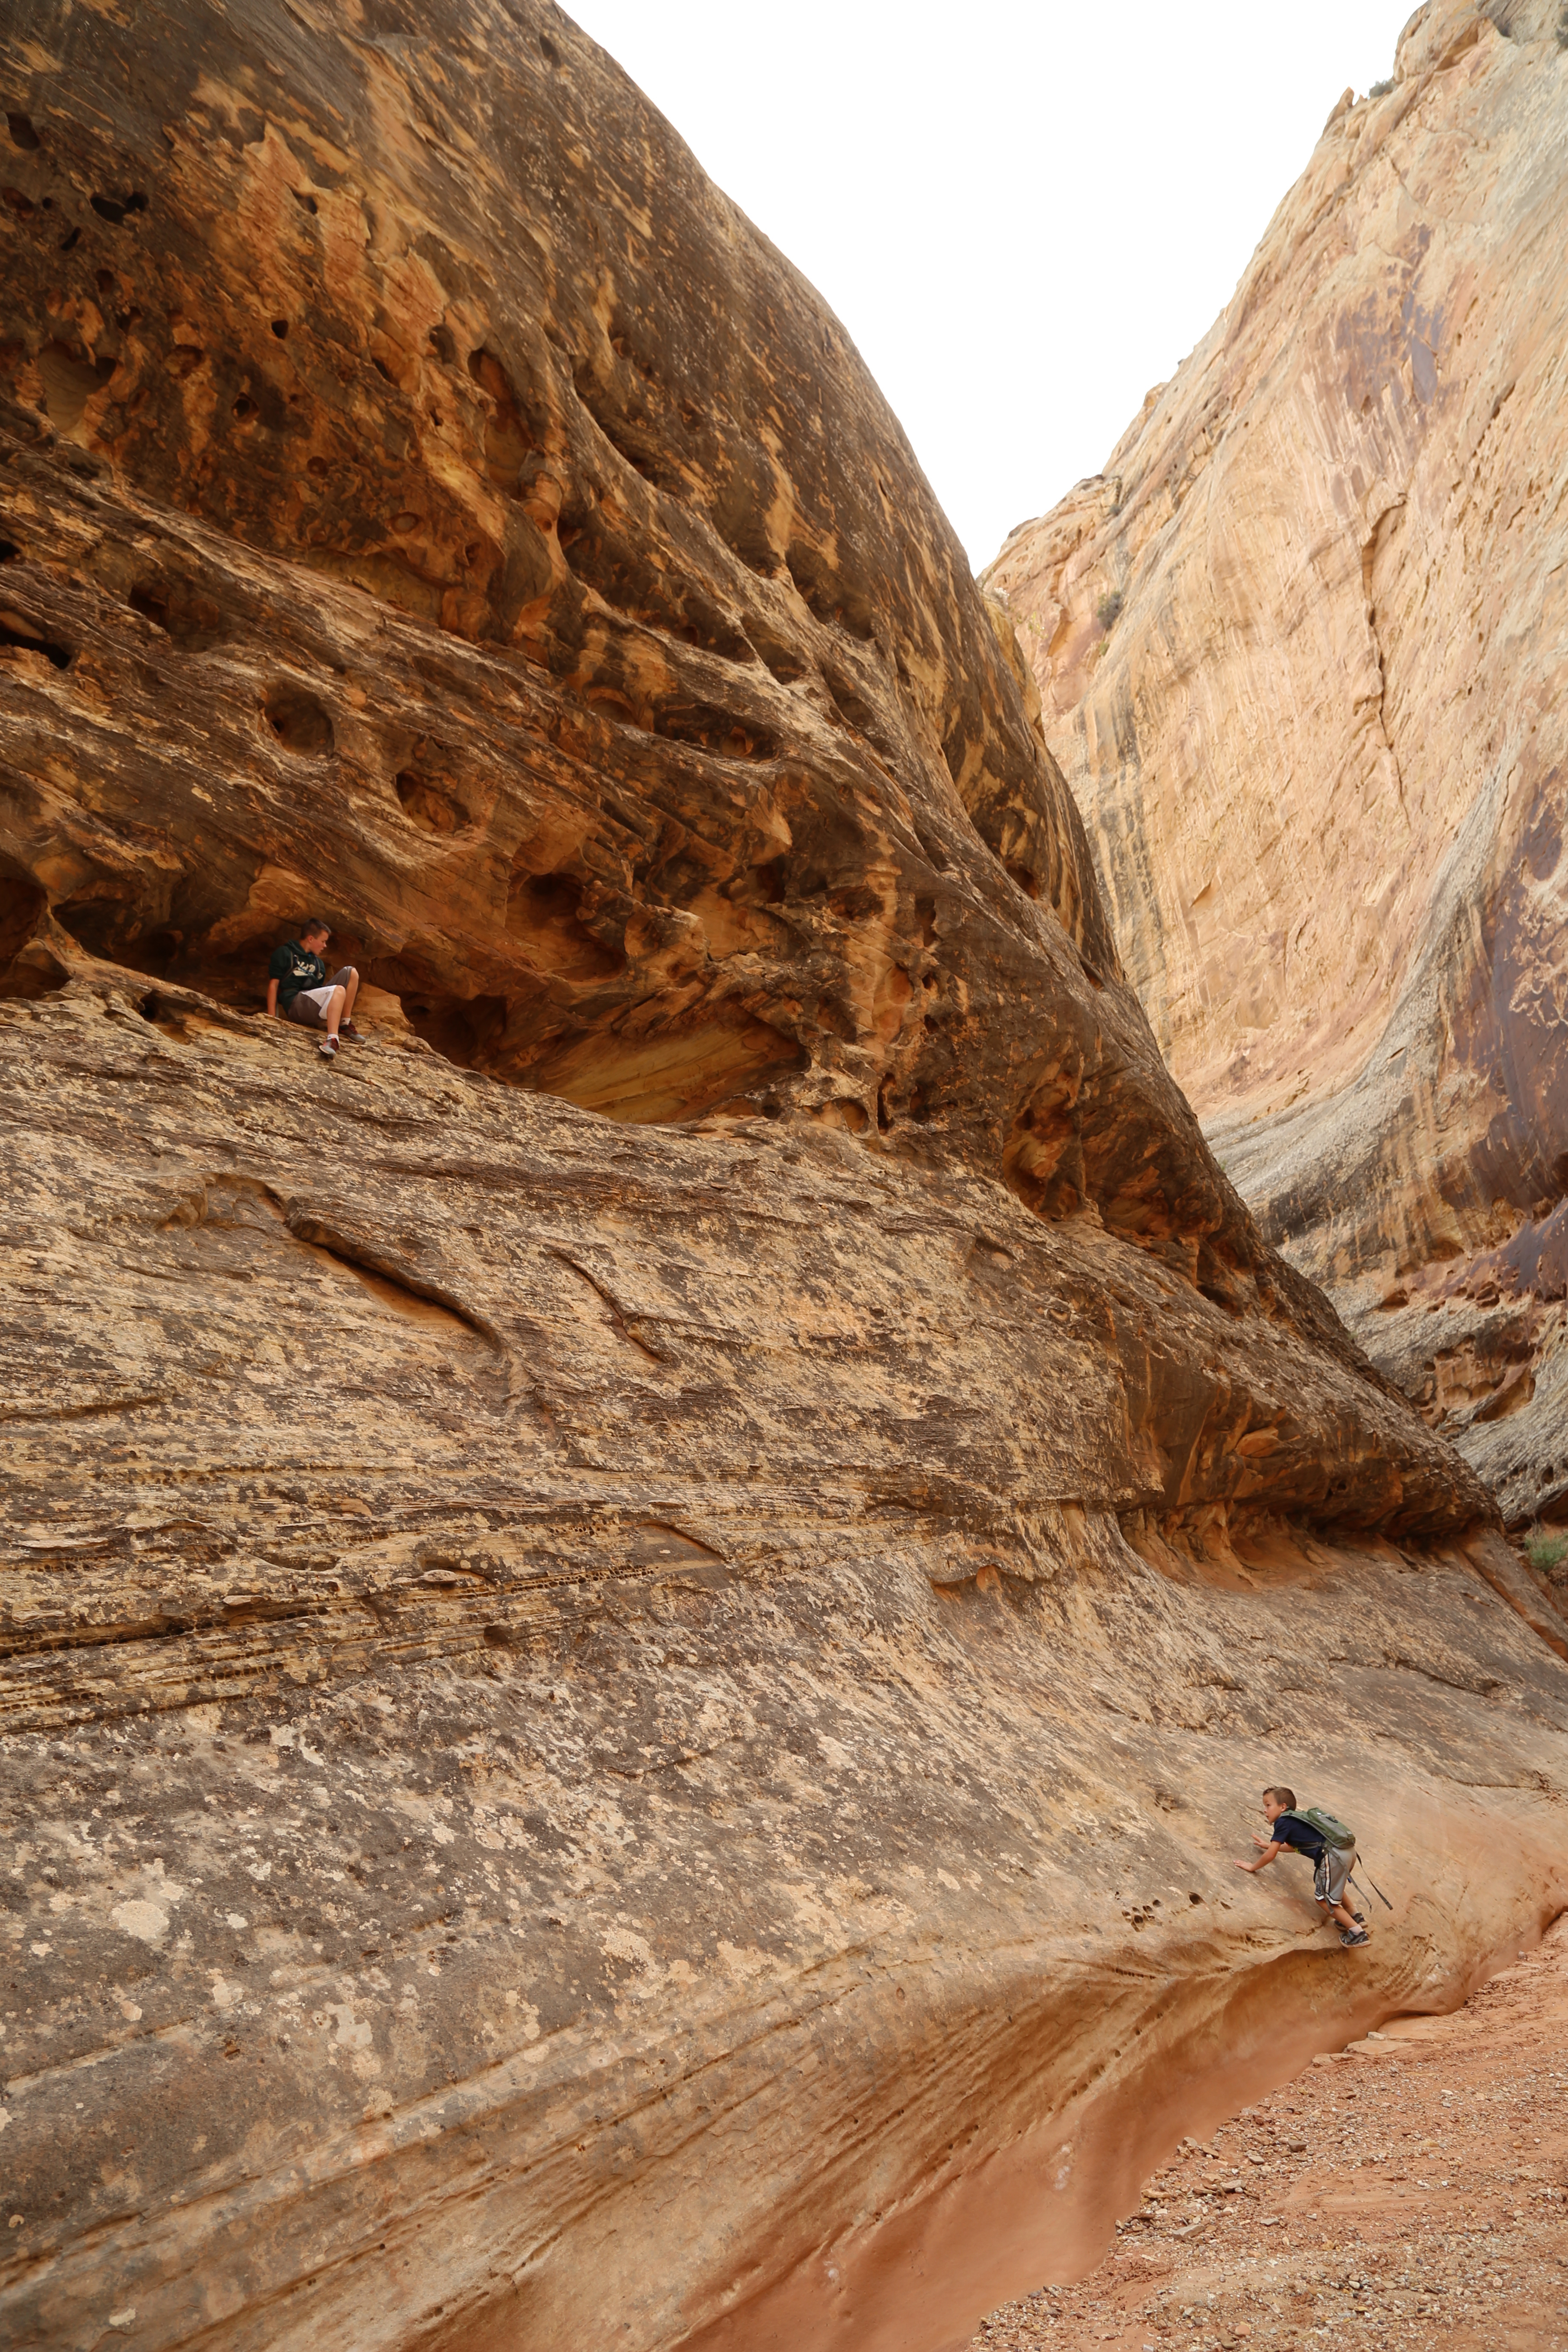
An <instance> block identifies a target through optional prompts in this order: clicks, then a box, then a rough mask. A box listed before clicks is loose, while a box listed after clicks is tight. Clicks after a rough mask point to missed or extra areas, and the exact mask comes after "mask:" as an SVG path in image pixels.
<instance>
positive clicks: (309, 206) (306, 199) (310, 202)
mask: <svg viewBox="0 0 1568 2352" xmlns="http://www.w3.org/2000/svg"><path fill="white" fill-rule="evenodd" d="M289 194H290V195H291V196H292V197H293V199H294V202H295V203H296V204H297V205H299V206H300V209H301V211H303V212H308V213H314V212H315V211H316V210H317V205H316V199H315V197H314V196H311V195H307V194H306V193H305V191H304V189H303V188H290V189H289Z"/></svg>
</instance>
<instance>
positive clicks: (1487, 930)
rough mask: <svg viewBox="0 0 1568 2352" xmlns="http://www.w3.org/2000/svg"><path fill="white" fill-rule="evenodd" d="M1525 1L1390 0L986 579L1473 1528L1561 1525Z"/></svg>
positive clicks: (1567, 82) (1565, 1112)
mask: <svg viewBox="0 0 1568 2352" xmlns="http://www.w3.org/2000/svg"><path fill="white" fill-rule="evenodd" d="M1563 29H1564V27H1563V17H1562V9H1561V6H1560V5H1551V0H1490V5H1487V6H1485V7H1476V6H1474V5H1471V0H1431V5H1429V6H1426V7H1424V8H1421V9H1418V10H1417V11H1416V12H1415V16H1414V17H1413V18H1412V20H1411V22H1410V24H1409V26H1407V28H1406V30H1405V36H1404V37H1403V39H1402V41H1401V42H1400V45H1399V50H1398V55H1397V58H1395V59H1394V64H1393V68H1392V71H1391V75H1390V79H1389V80H1388V81H1387V82H1386V83H1385V84H1384V85H1382V86H1380V87H1379V88H1378V89H1375V90H1374V91H1373V93H1372V94H1370V95H1369V96H1368V97H1366V98H1364V99H1362V100H1357V101H1355V102H1354V103H1352V100H1351V94H1350V93H1349V92H1348V91H1347V92H1346V94H1345V98H1344V100H1342V102H1341V103H1340V104H1339V105H1338V106H1337V107H1336V108H1335V109H1334V111H1333V113H1332V115H1331V118H1330V121H1329V122H1328V123H1327V125H1326V126H1325V129H1324V131H1323V135H1322V137H1321V140H1320V142H1319V143H1318V146H1317V148H1316V150H1315V151H1314V152H1313V154H1312V156H1311V158H1310V162H1309V163H1308V165H1307V169H1306V171H1305V172H1304V173H1303V174H1302V176H1301V178H1300V180H1299V181H1298V183H1297V184H1296V186H1295V187H1294V188H1293V189H1291V190H1290V192H1289V194H1288V195H1287V196H1286V198H1285V200H1284V202H1283V203H1282V204H1281V205H1280V206H1279V211H1278V213H1277V214H1276V215H1275V217H1274V219H1273V221H1272V222H1271V223H1270V224H1269V226H1268V232H1267V234H1266V236H1264V238H1263V241H1262V243H1261V244H1260V245H1259V247H1258V251H1257V253H1256V254H1255V255H1254V257H1253V259H1252V262H1251V264H1250V266H1249V267H1248V268H1247V272H1246V274H1245V275H1244V277H1243V278H1242V281H1241V284H1240V285H1239V286H1238V287H1237V291H1236V294H1235V296H1234V298H1233V299H1232V301H1231V303H1230V305H1229V307H1228V309H1227V310H1226V311H1225V313H1224V314H1223V316H1222V317H1221V318H1219V319H1218V320H1215V324H1214V326H1213V327H1212V328H1211V329H1210V331H1209V332H1208V333H1207V334H1206V335H1205V337H1204V338H1203V340H1202V341H1201V342H1200V343H1199V344H1198V345H1197V348H1196V349H1195V350H1194V352H1192V354H1191V355H1190V357H1189V358H1187V359H1186V360H1184V362H1183V363H1182V365H1181V367H1180V368H1179V369H1178V370H1177V372H1176V373H1175V375H1174V376H1173V378H1172V379H1171V381H1170V383H1168V384H1163V385H1159V386H1157V387H1155V389H1154V390H1153V391H1152V392H1151V394H1149V397H1148V399H1147V401H1146V402H1145V404H1144V408H1143V412H1142V415H1140V416H1139V417H1138V418H1137V419H1136V420H1135V421H1134V423H1133V424H1132V425H1131V426H1130V428H1129V429H1128V431H1127V432H1126V433H1125V434H1124V435H1123V436H1122V438H1121V441H1120V442H1119V443H1118V445H1117V446H1116V448H1115V450H1114V451H1113V453H1112V455H1111V457H1110V459H1109V461H1108V463H1107V466H1106V469H1105V472H1104V474H1103V475H1101V476H1097V477H1095V478H1093V479H1091V480H1089V481H1086V482H1083V483H1080V484H1079V486H1078V488H1076V489H1075V490H1074V491H1073V492H1072V493H1071V495H1070V496H1069V497H1068V499H1064V500H1063V501H1062V503H1061V504H1060V505H1059V506H1058V507H1057V508H1056V509H1053V511H1052V512H1051V513H1050V514H1049V515H1047V516H1045V517H1043V518H1042V519H1041V520H1038V521H1036V522H1032V523H1029V524H1026V525H1024V526H1023V527H1021V529H1020V530H1017V531H1016V532H1015V533H1014V534H1013V536H1012V538H1011V539H1010V540H1009V541H1008V542H1007V545H1006V546H1005V549H1004V550H1003V551H1002V553H1001V555H1000V556H999V557H998V559H997V561H996V562H995V563H994V565H993V566H992V567H991V570H990V572H989V573H988V574H987V580H988V583H989V585H990V587H991V588H992V590H993V591H994V593H997V594H998V595H999V596H1000V597H1001V598H1003V599H1004V601H1005V603H1006V605H1007V608H1008V611H1009V613H1010V614H1012V616H1013V618H1014V620H1015V621H1016V625H1017V627H1018V631H1019V637H1020V641H1021V643H1022V644H1023V645H1024V646H1026V648H1027V650H1028V654H1029V656H1030V662H1031V667H1032V668H1033V671H1034V673H1035V676H1036V678H1037V684H1038V688H1039V691H1040V694H1041V698H1042V701H1043V704H1044V706H1045V714H1044V715H1045V725H1046V730H1047V739H1048V740H1049V742H1050V744H1051V746H1052V749H1053V750H1054V751H1055V752H1056V754H1057V756H1058V759H1059V760H1060V761H1061V762H1062V765H1063V768H1064V770H1065V772H1066V773H1067V774H1068V778H1069V780H1070V782H1071V783H1072V787H1073V791H1074V793H1075V795H1076V796H1077V798H1078V800H1079V804H1080V806H1081V808H1082V810H1083V813H1084V815H1085V818H1086V821H1087V824H1088V826H1089V834H1090V837H1091V839H1092V841H1093V844H1094V848H1095V854H1096V857H1097V860H1098V864H1099V869H1100V873H1101V874H1102V876H1103V878H1104V883H1105V887H1106V892H1107V898H1108V903H1109V905H1110V909H1111V912H1112V916H1113V919H1114V922H1115V927H1116V932H1117V938H1118V941H1119V943H1120V946H1121V953H1122V956H1123V958H1124V960H1125V961H1126V964H1127V969H1128V971H1129V974H1130V976H1131V979H1132V981H1133V982H1134V985H1135V986H1136V987H1137V989H1138V992H1139V994H1140V996H1141V998H1142V1003H1144V1005H1145V1007H1146V1008H1147V1009H1148V1011H1149V1013H1150V1016H1151V1018H1152V1022H1153V1024H1154V1027H1155V1030H1156V1032H1157V1034H1158V1035H1159V1037H1160V1041H1161V1044H1162V1045H1163V1048H1164V1050H1165V1052H1166V1055H1167V1056H1168V1058H1169V1061H1170V1066H1171V1068H1172V1070H1173V1074H1174V1075H1175V1076H1176V1077H1177V1078H1178V1080H1179V1081H1180V1082H1181V1084H1182V1086H1183V1087H1184V1088H1185V1089H1186V1091H1187V1092H1188V1094H1189V1095H1190V1096H1191V1097H1192V1100H1193V1102H1194V1106H1195V1108H1197V1110H1198V1112H1199V1115H1200V1117H1201V1118H1202V1119H1203V1121H1204V1125H1205V1132H1206V1133H1207V1134H1208V1136H1209V1137H1210V1139H1211V1140H1212V1142H1213V1143H1214V1146H1215V1150H1216V1151H1217V1152H1218V1154H1219V1156H1220V1158H1221V1159H1222V1160H1223V1161H1224V1163H1225V1165H1226V1169H1227V1170H1228V1171H1229V1173H1230V1174H1231V1175H1232V1176H1233V1177H1234V1178H1235V1180H1236V1181H1237V1185H1238V1186H1239V1187H1240V1189H1241V1191H1242V1192H1243V1193H1244V1194H1245V1196H1246V1198H1247V1201H1248V1202H1249V1203H1250V1204H1251V1206H1252V1207H1253V1209H1254V1210H1255V1212H1256V1213H1257V1214H1258V1220H1259V1222H1260V1223H1261V1225H1262V1227H1263V1230H1264V1232H1265V1234H1267V1235H1268V1238H1269V1239H1270V1240H1271V1241H1273V1242H1274V1243H1276V1244H1278V1245H1279V1247H1280V1248H1281V1249H1282V1250H1283V1251H1284V1253H1285V1255H1287V1256H1288V1257H1289V1259H1290V1260H1291V1262H1292V1264H1294V1265H1298V1266H1300V1268H1301V1270H1302V1271H1303V1272H1304V1273H1307V1274H1309V1275H1310V1276H1312V1278H1313V1279H1314V1280H1315V1281H1318V1282H1321V1283H1323V1284H1324V1285H1325V1286H1327V1287H1328V1289H1329V1291H1330V1295H1331V1297H1332V1298H1333V1301H1334V1304H1335V1306H1336V1307H1338V1308H1339V1310H1340V1312H1341V1313H1342V1315H1343V1316H1344V1318H1345V1319H1346V1321H1347V1323H1348V1324H1349V1326H1350V1328H1351V1329H1352V1332H1353V1333H1354V1335H1355V1337H1356V1339H1358V1340H1359V1341H1360V1343H1361V1345H1362V1346H1363V1348H1365V1349H1366V1350H1367V1352H1368V1353H1369V1355H1370V1356H1371V1357H1372V1358H1373V1361H1374V1362H1375V1363H1377V1364H1378V1366H1379V1367H1380V1368H1381V1369H1382V1370H1384V1371H1385V1372H1386V1373H1387V1374H1388V1375H1389V1376H1390V1378H1392V1379H1393V1380H1394V1381H1397V1382H1398V1383H1399V1385H1400V1386H1401V1387H1402V1388H1403V1389H1405V1391H1406V1392H1407V1393H1408V1394H1409V1395H1410V1396H1412V1397H1413V1398H1414V1399H1415V1401H1416V1402H1417V1403H1418V1405H1419V1407H1420V1409H1421V1411H1422V1412H1423V1413H1424V1414H1425V1415H1426V1417H1427V1419H1428V1420H1429V1421H1430V1422H1431V1423H1432V1424H1433V1425H1434V1426H1435V1427H1437V1428H1440V1429H1441V1430H1442V1431H1443V1433H1444V1434H1445V1435H1447V1436H1448V1437H1451V1438H1452V1439H1453V1440H1454V1442H1455V1443H1456V1444H1458V1447H1459V1448H1460V1450H1461V1451H1462V1452H1463V1453H1464V1454H1466V1456H1467V1457H1468V1460H1469V1461H1470V1462H1471V1463H1472V1464H1473V1465H1474V1466H1475V1467H1476V1469H1477V1470H1478V1471H1479V1473H1480V1475H1482V1476H1483V1477H1484V1478H1485V1479H1486V1480H1487V1482H1488V1484H1489V1486H1491V1487H1492V1488H1493V1490H1494V1491H1495V1493H1496V1494H1497V1496H1498V1498H1499V1501H1500V1505H1501V1507H1502V1509H1503V1511H1504V1513H1505V1516H1506V1517H1507V1520H1508V1523H1509V1525H1510V1527H1511V1528H1517V1529H1522V1528H1527V1527H1529V1526H1530V1525H1531V1522H1532V1521H1534V1520H1535V1519H1537V1518H1538V1517H1541V1518H1545V1519H1548V1520H1555V1521H1558V1522H1561V1521H1563V1519H1564V1518H1565V1517H1568V956H1565V950H1564V945H1563V942H1564V937H1565V919H1568V859H1565V857H1564V853H1563V820H1564V814H1565V806H1568V782H1565V778H1568V764H1565V743H1564V731H1563V645H1564V642H1565V639H1564V625H1565V617H1568V614H1565V605H1564V599H1565V597H1568V566H1565V557H1568V540H1565V536H1564V520H1563V425H1562V415H1563V350H1564V343H1565V341H1568V275H1565V273H1564V271H1563V267H1562V236H1563V218H1564V214H1565V212H1568V151H1565V149H1564V145H1563V138H1562V135H1561V126H1562V121H1563V103H1564V100H1565V97H1568V48H1564V47H1563V37H1562V36H1563ZM1554 1548H1555V1549H1558V1553H1559V1560H1560V1563H1561V1560H1562V1557H1563V1549H1565V1548H1564V1547H1563V1546H1561V1545H1559V1546H1556V1547H1554ZM1559 1597H1560V1598H1561V1595H1560V1596H1559Z"/></svg>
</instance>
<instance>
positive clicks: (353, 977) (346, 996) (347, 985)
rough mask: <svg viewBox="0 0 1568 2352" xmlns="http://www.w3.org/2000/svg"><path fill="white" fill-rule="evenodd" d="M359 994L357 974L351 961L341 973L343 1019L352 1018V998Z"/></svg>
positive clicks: (350, 1019) (349, 1019)
mask: <svg viewBox="0 0 1568 2352" xmlns="http://www.w3.org/2000/svg"><path fill="white" fill-rule="evenodd" d="M358 994H359V974H358V972H357V971H355V970H354V967H353V964H352V963H351V964H350V966H349V967H348V970H347V971H346V972H345V973H344V975H343V1019H344V1020H345V1021H352V1020H353V1009H354V998H355V997H356V996H357V995H358Z"/></svg>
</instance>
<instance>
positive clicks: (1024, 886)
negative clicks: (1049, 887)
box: [1007, 857, 1040, 898]
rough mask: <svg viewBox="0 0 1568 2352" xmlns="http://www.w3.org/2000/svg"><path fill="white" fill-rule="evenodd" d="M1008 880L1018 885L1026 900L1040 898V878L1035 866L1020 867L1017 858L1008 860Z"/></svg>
mask: <svg viewBox="0 0 1568 2352" xmlns="http://www.w3.org/2000/svg"><path fill="white" fill-rule="evenodd" d="M1007 878H1008V880H1009V881H1012V882H1016V884H1017V886H1018V887H1019V889H1020V890H1021V891H1022V892H1023V894H1024V896H1025V898H1038V897H1039V895H1040V877H1039V876H1038V875H1037V873H1036V872H1035V870H1034V868H1033V866H1023V865H1020V864H1019V862H1018V860H1017V859H1016V857H1010V858H1009V859H1008V860H1007Z"/></svg>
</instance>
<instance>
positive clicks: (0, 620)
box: [0, 612, 71, 669]
mask: <svg viewBox="0 0 1568 2352" xmlns="http://www.w3.org/2000/svg"><path fill="white" fill-rule="evenodd" d="M5 646H11V647H14V648H15V650H16V652H17V653H25V654H42V655H43V656H44V658H45V660H46V661H50V662H53V664H54V666H55V667H56V668H57V669H67V668H68V667H69V666H70V658H71V648H70V647H69V646H62V645H61V644H60V643H59V642H58V639H56V638H54V637H47V636H46V635H44V632H43V631H42V629H40V628H38V627H37V626H36V625H35V624H34V623H33V622H31V621H29V620H28V619H26V616H25V615H24V614H21V613H11V612H0V647H5Z"/></svg>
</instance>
